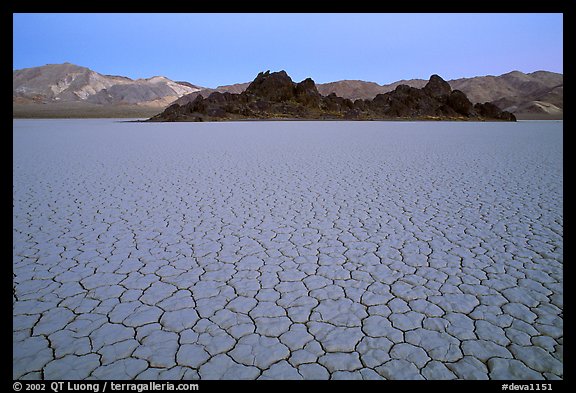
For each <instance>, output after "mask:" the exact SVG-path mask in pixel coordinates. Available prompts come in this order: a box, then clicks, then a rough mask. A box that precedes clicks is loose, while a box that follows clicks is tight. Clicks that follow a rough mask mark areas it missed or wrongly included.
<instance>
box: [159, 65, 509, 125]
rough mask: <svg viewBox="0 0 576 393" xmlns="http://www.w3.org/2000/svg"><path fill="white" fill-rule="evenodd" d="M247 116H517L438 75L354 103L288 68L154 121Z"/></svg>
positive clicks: (263, 74)
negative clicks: (298, 79) (292, 75)
mask: <svg viewBox="0 0 576 393" xmlns="http://www.w3.org/2000/svg"><path fill="white" fill-rule="evenodd" d="M242 119H353V120H390V119H408V120H409V119H417V120H505V121H515V118H514V115H512V114H511V113H508V112H502V111H501V110H500V109H498V107H496V106H495V105H493V104H489V103H485V104H476V105H472V103H471V102H470V100H469V99H468V98H467V97H466V95H465V94H464V93H463V92H462V91H460V90H452V88H451V87H450V85H449V84H448V83H447V82H446V81H444V80H443V79H442V78H441V77H439V76H438V75H432V76H431V77H430V80H429V81H428V83H427V84H426V85H425V86H424V87H423V88H422V89H418V88H415V87H411V86H408V85H399V86H397V87H396V89H395V90H393V91H390V92H388V93H385V94H378V95H377V96H376V97H374V99H373V100H361V99H358V100H356V101H354V102H352V101H351V100H349V99H347V98H342V97H339V96H337V95H336V94H334V93H332V94H329V95H328V96H322V95H321V94H320V93H319V92H318V89H317V87H316V84H315V83H314V81H313V80H312V79H310V78H307V79H305V80H303V81H302V82H300V83H295V82H293V81H292V79H291V78H290V76H288V74H287V73H286V72H285V71H279V72H272V73H271V72H270V71H266V72H261V73H259V74H258V76H257V77H256V79H254V81H253V82H251V83H250V84H249V85H248V87H247V88H246V90H244V91H243V92H241V93H239V94H232V93H229V92H224V93H221V92H217V91H216V92H212V93H211V94H210V95H209V96H208V97H206V98H204V97H203V96H202V95H198V96H196V98H194V100H193V101H189V102H187V103H186V104H183V105H180V104H173V105H171V106H169V107H168V108H166V110H165V111H164V112H162V113H160V114H158V115H156V116H154V117H152V118H151V119H149V121H220V120H242Z"/></svg>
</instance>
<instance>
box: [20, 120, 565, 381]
mask: <svg viewBox="0 0 576 393" xmlns="http://www.w3.org/2000/svg"><path fill="white" fill-rule="evenodd" d="M562 128H563V123H562V122H543V121H540V122H538V121H521V122H517V123H488V122H487V123H478V122H470V123H467V122H337V121H330V122H319V121H318V122H303V121H294V122H230V123H170V124H167V123H154V124H148V123H129V122H120V121H114V120H14V122H13V203H14V207H13V377H14V378H15V379H134V378H135V379H562V378H563V291H562V288H563V269H562V264H563V199H562V185H563V184H562V183H563V169H562V161H563V135H562Z"/></svg>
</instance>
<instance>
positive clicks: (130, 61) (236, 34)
mask: <svg viewBox="0 0 576 393" xmlns="http://www.w3.org/2000/svg"><path fill="white" fill-rule="evenodd" d="M13 20H14V30H13V33H14V34H13V43H14V51H13V69H14V70H16V69H22V68H29V67H36V66H41V65H45V64H55V63H64V62H70V63H74V64H77V65H81V66H85V67H88V68H90V69H92V70H94V71H97V72H100V73H103V74H112V75H123V76H128V77H130V78H133V79H136V78H149V77H152V76H155V75H163V76H166V77H168V78H170V79H173V80H178V81H187V82H190V83H193V84H196V85H199V86H204V87H216V86H218V85H226V84H233V83H240V82H248V81H251V80H253V79H254V77H255V76H256V75H257V74H258V72H260V71H266V70H271V71H279V70H282V69H283V70H286V72H287V73H288V74H289V75H290V76H291V77H292V79H293V80H294V81H297V82H299V81H301V80H303V79H305V78H307V77H311V78H312V79H314V80H315V81H316V82H317V83H326V82H332V81H337V80H342V79H361V80H366V81H373V82H377V83H379V84H386V83H391V82H394V81H398V80H401V79H413V78H421V79H428V78H429V76H430V75H431V74H438V75H440V76H442V77H443V78H444V79H446V80H450V79H456V78H462V77H472V76H480V75H500V74H503V73H506V72H509V71H513V70H519V71H522V72H533V71H537V70H546V71H553V72H559V73H563V65H562V63H563V39H562V30H563V15H562V14H541V13H522V14H342V13H335V14H14V19H13Z"/></svg>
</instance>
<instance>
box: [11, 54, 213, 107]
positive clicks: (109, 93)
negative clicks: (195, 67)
mask: <svg viewBox="0 0 576 393" xmlns="http://www.w3.org/2000/svg"><path fill="white" fill-rule="evenodd" d="M201 89H202V88H201V87H198V86H195V85H192V84H191V83H188V82H174V81H172V80H170V79H168V78H166V77H162V76H155V77H152V78H147V79H136V80H132V79H130V78H127V77H124V76H112V75H104V74H100V73H98V72H96V71H93V70H91V69H89V68H86V67H81V66H77V65H74V64H70V63H64V64H48V65H45V66H41V67H33V68H25V69H21V70H16V71H13V73H12V103H13V111H14V114H15V115H17V114H18V113H20V114H22V113H33V112H35V109H38V111H39V112H42V113H51V114H53V115H58V114H65V113H66V112H67V111H68V109H70V111H71V114H72V115H74V116H75V114H78V113H79V114H82V108H83V104H86V105H85V108H86V112H87V113H88V112H90V113H92V112H94V110H95V108H96V111H97V113H102V114H105V113H106V110H103V109H106V108H110V109H112V108H114V111H115V113H116V112H118V109H119V108H124V109H125V110H126V111H127V113H130V114H131V115H132V114H137V113H139V111H138V110H137V108H138V107H142V111H141V112H142V113H143V114H144V113H146V114H147V113H149V111H150V108H157V109H161V108H164V107H166V106H167V105H169V104H171V103H172V102H174V101H175V100H177V99H178V98H179V97H181V96H183V95H186V94H189V93H193V92H195V91H198V90H201ZM34 104H43V105H42V107H37V106H36V105H34ZM48 107H49V108H50V109H47V108H48ZM130 107H135V108H130ZM38 111H36V112H38ZM75 117H76V116H75Z"/></svg>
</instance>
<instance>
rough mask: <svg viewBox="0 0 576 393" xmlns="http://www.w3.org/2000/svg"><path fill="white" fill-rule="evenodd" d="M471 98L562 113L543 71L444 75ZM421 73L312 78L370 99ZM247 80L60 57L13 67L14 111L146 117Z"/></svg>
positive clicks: (559, 79)
mask: <svg viewBox="0 0 576 393" xmlns="http://www.w3.org/2000/svg"><path fill="white" fill-rule="evenodd" d="M447 82H448V83H449V84H450V86H451V88H452V89H453V90H460V91H462V92H463V93H464V94H465V95H466V96H467V97H468V99H469V100H470V101H471V102H472V103H473V104H476V103H484V102H491V103H493V104H495V105H496V106H498V107H499V108H500V109H503V110H506V111H509V112H512V113H514V114H515V115H516V117H517V118H519V119H525V118H541V119H561V118H562V117H563V75H562V74H558V73H553V72H548V71H537V72H532V73H528V74H525V73H522V72H520V71H512V72H509V73H506V74H503V75H500V76H490V75H489V76H477V77H473V78H461V79H454V80H448V81H447ZM427 83H428V81H427V80H424V79H411V80H402V81H398V82H394V83H391V84H386V85H379V84H377V83H375V82H369V81H361V80H342V81H336V82H330V83H319V84H316V87H317V90H318V92H319V93H320V94H321V95H323V96H328V95H330V94H331V93H335V94H336V96H339V97H342V98H345V99H350V100H353V101H354V100H357V99H363V100H371V99H373V98H374V97H376V96H377V95H378V94H385V93H388V92H391V91H393V90H395V89H396V88H397V87H398V86H399V85H407V86H410V87H414V88H418V89H420V88H423V87H424V86H425V85H426V84H427ZM249 84H250V82H246V83H238V84H233V85H226V86H218V87H216V88H206V87H202V86H198V85H195V84H192V83H190V82H185V81H173V80H170V79H168V78H166V77H163V76H154V77H151V78H146V79H136V80H133V79H130V78H128V77H124V76H113V75H104V74H100V73H98V72H96V71H93V70H91V69H89V68H86V67H81V66H78V65H74V64H70V63H64V64H48V65H45V66H40V67H33V68H26V69H21V70H15V71H13V89H12V97H13V99H12V102H13V116H14V117H150V116H153V115H155V114H157V113H159V112H161V111H162V110H163V109H165V108H166V107H168V106H169V105H171V104H173V103H178V104H180V105H184V104H186V103H188V102H192V101H194V99H195V98H196V97H197V96H198V95H202V96H203V97H204V98H207V97H208V96H209V95H210V94H211V93H213V92H220V93H224V92H228V93H233V94H239V93H242V92H243V91H245V89H246V88H247V87H248V86H249Z"/></svg>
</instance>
